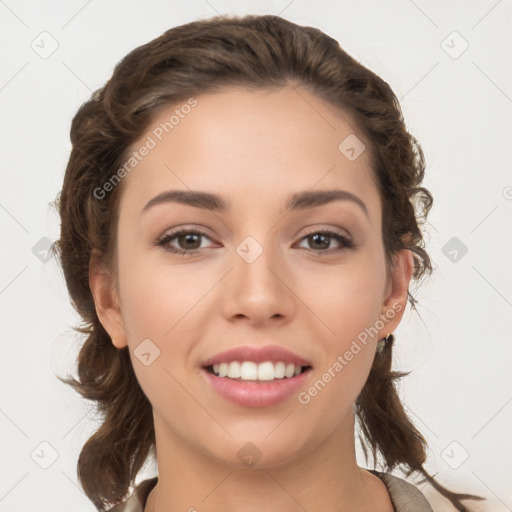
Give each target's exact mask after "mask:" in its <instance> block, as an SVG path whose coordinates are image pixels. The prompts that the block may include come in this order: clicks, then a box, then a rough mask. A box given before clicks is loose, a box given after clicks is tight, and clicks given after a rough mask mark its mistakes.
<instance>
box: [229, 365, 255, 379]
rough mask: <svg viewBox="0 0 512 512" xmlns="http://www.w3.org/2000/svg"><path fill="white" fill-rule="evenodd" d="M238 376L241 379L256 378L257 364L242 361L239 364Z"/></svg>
mask: <svg viewBox="0 0 512 512" xmlns="http://www.w3.org/2000/svg"><path fill="white" fill-rule="evenodd" d="M228 375H229V374H228ZM240 378H241V379H243V380H256V379H257V378H258V365H257V364H256V363H253V362H251V361H244V362H243V363H242V366H241V371H240Z"/></svg>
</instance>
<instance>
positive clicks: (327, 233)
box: [301, 229, 354, 254]
mask: <svg viewBox="0 0 512 512" xmlns="http://www.w3.org/2000/svg"><path fill="white" fill-rule="evenodd" d="M303 241H305V242H306V243H308V244H309V246H310V248H308V247H306V249H309V250H311V251H312V252H317V253H328V254H332V253H338V252H341V251H345V250H347V249H351V248H353V247H354V243H353V242H352V240H350V239H349V238H348V237H347V236H345V235H342V234H341V233H338V232H337V231H333V230H330V229H324V230H321V231H313V232H311V233H308V234H307V235H306V236H305V237H304V238H302V240H301V242H303ZM333 242H336V243H337V244H338V246H339V247H338V248H337V249H336V248H334V249H332V248H331V245H332V243H333Z"/></svg>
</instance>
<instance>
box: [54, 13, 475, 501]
mask: <svg viewBox="0 0 512 512" xmlns="http://www.w3.org/2000/svg"><path fill="white" fill-rule="evenodd" d="M230 85H236V86H242V87H247V88H249V89H251V90H252V89H254V90H261V89H267V90H268V89H280V88H284V87H294V88H295V87H302V88H304V89H306V90H308V91H310V92H311V93H313V94H315V95H316V96H317V97H319V98H321V99H323V100H325V101H326V102H328V104H330V105H332V106H333V108H338V109H341V110H342V111H344V112H347V113H348V114H350V115H351V117H352V118H353V119H354V121H355V123H356V126H357V128H358V129H359V130H360V132H361V133H362V134H363V135H364V136H365V137H366V139H367V140H368V141H369V144H370V148H369V150H370V155H371V163H372V165H371V166H372V170H373V173H374V175H375V178H376V182H377V183H378V188H379V192H380V197H381V200H382V219H383V220H382V237H383V243H384V249H385V254H386V261H387V268H388V270H389V268H390V265H391V264H392V261H393V256H394V255H395V254H396V253H397V252H398V251H400V250H402V249H409V250H410V251H412V253H413V257H414V264H415V266H414V273H413V278H414V279H415V280H416V281H418V280H420V279H421V278H422V277H423V276H424V275H426V274H429V273H430V272H431V271H432V265H431V262H430V259H429V256H428V254H427V252H426V250H425V247H424V240H423V235H422V231H421V224H422V222H423V221H424V220H425V219H426V216H427V214H428V212H429V210H430V208H431V206H432V195H431V194H430V192H429V191H428V190H427V189H426V188H424V187H422V186H421V183H422V180H423V176H424V172H425V161H424V156H423V152H422V149H421V147H420V145H419V144H418V142H417V140H416V139H415V138H414V137H413V136H412V135H411V134H410V133H409V132H408V131H407V129H406V127H405V122H404V119H403V115H402V112H401V108H400V105H399V102H398V100H397V98H396V96H395V94H394V93H393V91H392V90H391V88H390V86H389V85H388V84H387V83H386V82H385V81H384V80H382V79H381V78H380V77H379V76H377V75H376V74H374V73H373V72H372V71H370V70H369V69H367V68H366V67H364V66H363V65H361V64H360V63H359V62H357V61H356V60H355V59H354V58H352V57H351V56H349V55H348V54H347V53H346V52H345V51H344V50H343V49H342V48H341V47H340V45H339V43H338V42H337V41H336V40H334V39H332V38H331V37H329V36H327V35H326V34H325V33H323V32H322V31H320V30H318V29H316V28H313V27H306V26H300V25H297V24H294V23H291V22H290V21H287V20H285V19H283V18H280V17H278V16H271V15H266V16H255V15H247V16H243V17H237V16H231V17H226V16H222V17H221V16H219V17H214V18H210V19H206V20H200V21H194V22H191V23H188V24H185V25H181V26H178V27H175V28H172V29H170V30H168V31H166V32H165V33H163V34H162V35H161V36H160V37H157V38H156V39H154V40H152V41H150V42H149V43H147V44H144V45H142V46H139V47H138V48H136V49H134V50H133V51H131V52H130V53H129V54H128V55H126V56H125V57H124V58H123V59H122V60H121V61H120V62H119V63H118V64H117V65H116V67H115V69H114V71H113V74H112V76H111V78H110V79H109V80H108V81H107V83H106V84H105V85H104V87H102V88H100V89H98V90H97V91H95V92H94V93H93V94H92V96H91V97H90V99H89V100H88V101H86V102H85V103H84V104H83V105H82V106H81V107H80V108H79V110H78V112H77V113H76V115H75V116H74V118H73V121H72V125H71V133H70V135H71V142H72V150H71V154H70V157H69V161H68V164H67V167H66V172H65V177H64V182H63V187H62V190H61V192H60V194H59V196H58V197H57V200H56V205H57V207H58V209H59V214H60V218H61V232H60V239H59V240H57V241H56V242H55V243H54V246H53V251H54V253H55V254H56V255H57V256H58V258H59V259H60V264H61V266H62V269H63V273H64V277H65V280H66V284H67V288H68V291H69V294H70V297H71V300H72V303H73V306H74V308H75V309H76V311H77V312H78V313H79V315H80V316H81V319H82V324H81V325H80V326H78V327H77V328H76V330H77V331H79V332H80V333H82V334H83V335H84V337H85V341H84V343H83V345H82V346H81V349H80V352H79V355H78V360H77V374H78V379H75V378H67V379H61V380H62V381H63V382H65V383H66V384H69V385H70V386H72V387H73V388H74V389H75V390H76V391H77V392H78V393H79V394H80V395H81V396H82V397H84V398H85V399H88V400H91V401H94V402H95V405H96V408H97V411H98V413H99V414H100V415H101V424H100V426H99V428H98V429H97V430H96V431H95V432H94V433H93V435H92V436H91V437H90V438H89V439H88V440H87V442H86V443H85V444H84V446H83V447H82V449H81V452H80V455H79V458H78V464H77V473H78V478H79V481H80V484H81V485H82V487H83V489H84V491H85V493H86V494H87V496H88V497H89V499H90V500H91V501H92V502H93V503H94V505H95V506H96V508H97V510H99V511H105V510H108V508H109V506H110V505H114V504H116V503H119V502H121V501H122V500H123V499H125V498H126V496H127V493H128V492H129V489H130V487H131V486H132V485H133V483H134V481H135V478H136V476H137V473H138V472H139V470H140V469H141V468H142V466H143V465H144V463H145V461H146V460H147V458H148V457H149V456H153V457H154V456H155V433H154V424H153V416H152V409H151V404H150V402H149V400H148V399H147V397H146V396H145V394H144V393H143V391H142V389H141V387H140V385H139V383H138V381H137V379H136V376H135V373H134V371H133V368H132V365H131V362H130V357H129V353H128V348H127V347H125V348H122V349H117V348H116V347H115V346H114V345H113V343H112V341H111V339H110V337H109V335H108V333H107V332H106V331H105V329H104V328H103V327H102V325H101V323H100V321H99V319H98V315H97V313H96V309H95V303H94V299H93V296H92V293H91V289H90V287H89V263H90V261H91V258H92V257H93V255H94V254H95V253H96V252H97V253H98V254H100V255H101V257H102V258H103V259H104V261H105V262H109V263H110V264H112V262H113V261H114V259H113V258H114V254H115V251H116V236H117V222H118V206H119V200H120V196H121V193H122V190H123V182H122V181H121V182H120V183H119V185H118V186H116V187H114V188H113V190H112V191H109V193H108V195H107V196H106V197H105V198H103V199H101V200H99V199H98V197H97V193H95V191H97V190H98V189H100V188H101V187H103V185H104V184H105V183H106V182H107V181H109V180H110V179H111V178H112V176H113V174H114V172H115V171H116V170H117V169H119V168H121V166H122V165H123V162H125V161H126V159H127V157H129V151H130V145H131V144H133V143H134V142H135V141H136V140H137V139H138V138H139V137H140V136H141V135H142V134H144V132H145V130H146V129H147V127H148V126H149V124H150V122H151V120H152V119H153V118H154V117H155V116H156V115H157V114H158V112H159V111H160V110H161V109H162V108H168V107H169V106H170V105H176V104H179V103H180V102H182V101H184V100H185V99H186V98H190V97H191V96H193V95H199V94H201V93H204V92H211V91H214V90H222V87H225V86H230ZM408 297H409V301H410V302H411V304H412V306H413V307H414V305H415V304H414V303H415V300H414V298H413V297H412V295H411V294H410V293H409V295H408ZM391 362H392V346H391V343H388V344H387V345H386V346H385V349H384V351H383V352H382V354H380V355H376V357H375V360H374V363H373V366H372V369H371V371H370V374H369V377H368V379H367V381H366V383H365V385H364V387H363V389H362V392H361V394H360V396H359V397H358V399H357V402H356V414H357V418H358V420H359V422H360V425H361V433H360V438H361V441H362V444H363V448H364V452H365V456H366V460H367V462H368V457H367V451H366V448H365V444H366V445H367V447H368V448H369V449H370V451H371V452H372V454H373V459H374V465H375V464H376V463H377V459H376V455H377V454H379V453H380V455H381V456H382V460H383V466H384V469H385V470H387V471H391V470H393V469H394V468H396V467H398V466H402V467H404V468H405V469H406V470H407V471H408V473H407V474H408V475H410V474H411V473H412V472H419V473H421V474H422V475H423V476H424V477H425V479H426V480H428V481H429V482H430V483H431V484H432V485H433V486H434V487H435V489H437V490H438V491H439V492H440V493H441V494H442V495H444V496H445V497H446V498H448V500H450V501H451V503H452V504H453V505H454V506H455V508H456V509H457V510H459V511H468V509H467V508H466V506H464V505H463V504H462V503H461V501H462V500H466V499H482V498H480V497H478V496H472V495H468V494H456V493H453V492H450V491H449V490H447V489H446V488H445V487H443V486H442V485H440V484H439V483H438V482H437V481H436V480H435V479H434V478H433V477H432V476H431V475H430V474H428V473H427V471H426V470H425V468H424V463H425V460H426V448H427V442H426V440H425V439H424V438H423V436H422V435H421V433H420V432H419V431H418V430H417V429H416V427H415V426H414V425H413V423H412V422H411V420H410V419H409V418H408V416H407V414H406V412H405V410H404V407H403V405H402V403H401V401H400V399H399V396H398V393H397V389H396V381H397V379H399V378H401V377H403V376H404V375H407V373H408V372H407V373H406V372H393V371H391ZM68 377H69V375H68ZM59 378H60V377H59Z"/></svg>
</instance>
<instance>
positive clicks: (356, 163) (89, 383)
mask: <svg viewBox="0 0 512 512" xmlns="http://www.w3.org/2000/svg"><path fill="white" fill-rule="evenodd" d="M71 139H72V143H73V149H72V153H71V156H70V159H69V163H68V167H67V170H66V175H65V179H64V184H63V188H62V192H61V194H60V202H59V208H60V215H61V220H62V227H61V237H60V240H59V241H58V242H57V244H56V248H57V249H58V251H59V255H60V258H61V263H62V267H63V270H64V274H65V278H66V282H67V286H68V289H69V292H70V295H71V298H72V300H73V303H74V305H75V307H76V308H77V310H78V312H79V313H80V315H81V316H82V318H83V320H84V323H85V326H84V327H82V328H81V332H83V333H84V334H85V335H86V336H87V339H86V340H85V343H84V345H83V347H82V349H81V352H80V355H79V359H78V380H75V379H68V380H66V382H68V383H69V384H71V385H72V386H74V387H75V388H76V389H77V390H78V391H79V392H80V393H81V395H82V396H83V397H85V398H87V399H90V400H94V401H96V403H97V406H98V411H99V412H100V414H101V420H102V422H101V425H100V426H99V428H98V430H97V431H96V432H95V433H94V435H93V436H92V437H91V438H90V439H89V440H88V441H87V443H86V444H85V446H84V447H83V449H82V452H81V454H80V457H79V461H78V475H79V479H80V482H81V485H82V486H83V489H84V491H85V492H86V494H87V495H88V496H89V498H90V499H91V501H92V502H93V503H94V505H95V506H96V507H97V509H98V510H107V509H108V508H109V507H110V506H112V505H116V506H115V507H114V508H113V510H115V511H125V512H127V511H132V512H133V511H141V512H142V511H144V512H163V511H166V512H168V511H175V510H176V511H178V510H183V511H185V510H189V511H193V510H198V511H201V512H202V511H221V510H222V511H235V510H236V511H238V510H244V511H252V510H254V511H256V510H258V511H259V510H282V511H297V510H307V511H313V510H329V511H336V510H358V511H365V510H368V511H370V510H371V511H372V512H391V511H393V510H395V511H399V512H406V511H412V510H414V511H415V512H419V511H431V510H432V509H431V507H430V505H429V504H428V502H427V500H426V499H425V497H424V496H423V495H422V494H421V493H420V492H419V491H418V490H417V489H416V488H415V487H414V486H413V485H412V484H410V483H407V482H406V481H405V480H402V479H400V478H398V477H396V476H392V475H391V474H390V472H391V471H392V470H393V469H395V468H398V467H401V468H402V469H404V470H405V472H406V473H407V475H410V474H411V473H413V472H419V473H421V474H422V475H423V476H424V477H425V478H426V479H427V480H428V481H429V482H430V483H431V484H432V485H433V486H434V487H435V488H436V489H437V490H438V491H439V492H441V493H442V494H443V495H444V496H446V497H447V498H448V499H449V500H450V501H451V502H452V503H453V505H454V506H455V508H456V509H457V510H461V511H465V510H468V508H466V506H465V505H463V504H462V501H463V500H466V499H470V498H471V499H478V497H474V496H471V495H463V494H455V493H452V492H450V491H449V490H447V489H445V488H444V487H443V486H441V485H440V484H439V483H438V482H437V481H436V480H435V479H434V478H433V477H431V475H429V474H428V473H427V471H426V470H425V469H424V467H423V464H424V462H425V459H426V442H425V440H424V438H423V437H422V436H421V434H420V433H419V432H418V431H417V430H416V428H415V427H414V426H413V425H412V423H411V422H410V420H409V419H408V417H407V416H406V414H405V412H404V409H403V407H402V404H401V403H400V400H399V397H398V394H397V392H396V389H395V380H396V379H397V378H399V377H401V376H403V375H405V373H400V372H393V371H391V362H392V345H393V341H394V337H393V334H392V333H393V331H394V330H395V329H396V327H397V326H398V324H399V322H400V320H401V318H402V315H403V313H404V310H405V308H406V305H407V301H408V300H409V302H411V304H412V306H414V299H413V297H412V296H411V295H410V293H409V285H410V282H411V280H413V279H415V280H418V279H420V278H421V277H422V276H423V275H424V274H427V273H428V272H430V270H431V266H430V260H429V257H428V255H427V252H426V251H425V248H424V245H423V238H422V233H421V230H420V224H421V220H422V218H424V217H426V215H427V213H428V211H429V209H430V207H431V204H432V196H431V194H430V193H429V192H428V190H426V189H425V188H424V187H422V186H421V182H422V179H423V174H424V167H425V166H424V158H423V153H422V150H421V148H420V146H419V145H418V143H417V142H416V140H415V139H414V137H413V136H412V135H411V134H409V133H408V131H407V130H406V128H405V125H404V120H403V118H402V114H401V111H400V107H399V104H398V101H397V99H396V97H395V95H394V94H393V92H392V91H391V89H390V87H389V86H388V84H387V83H386V82H384V81H383V80H382V79H381V78H379V77H378V76H376V75H375V74H374V73H372V72H371V71H369V70H368V69H366V68H365V67H363V66H362V65H361V64H359V63H358V62H356V61H355V60H354V59H353V58H351V57H350V56H349V55H347V54H346V53H345V52H344V51H343V50H342V49H341V48H340V47H339V45H338V43H337V42H336V41H334V40H333V39H331V38H330V37H328V36H327V35H325V34H324V33H322V32H321V31H319V30H317V29H314V28H311V27H302V26H298V25H295V24H293V23H291V22H288V21H286V20H284V19H282V18H279V17H276V16H246V17H243V18H237V17H231V18H229V17H218V18H213V19H208V20H204V21H197V22H193V23H189V24H187V25H183V26H179V27H176V28H173V29H171V30H169V31H167V32H166V33H164V34H163V35H162V36H161V37H159V38H157V39H155V40H154V41H151V42H150V43H148V44H146V45H143V46H141V47H139V48H136V49H135V50H133V51H132V52H131V53H130V54H129V55H127V56H126V57H125V58H124V59H123V60H122V61H121V62H120V63H119V64H118V65H117V67H116V69H115V71H114V73H113V76H112V78H111V79H110V80H109V81H108V82H107V84H106V85H105V86H104V87H103V88H102V89H100V90H99V91H97V92H96V93H94V94H93V96H92V98H91V99H90V100H89V101H88V102H86V103H85V104H84V105H82V107H81V108H80V110H79V111H78V113H77V114H76V116H75V118H74V120H73V124H72V128H71ZM356 419H357V420H358V422H359V429H360V435H361V439H362V441H363V443H365V444H366V446H367V447H368V448H369V450H370V452H371V454H372V457H373V462H374V468H376V467H377V465H379V464H380V465H381V466H382V471H378V470H377V469H373V470H367V469H363V468H360V467H359V466H358V464H357V461H356V455H355V439H354V433H355V431H356ZM363 446H364V445H363ZM148 457H155V458H156V461H157V464H158V476H157V477H155V478H152V479H149V480H145V481H144V482H142V483H140V484H139V486H138V487H136V489H135V491H134V492H133V493H132V494H131V496H129V492H130V488H131V486H132V484H134V482H135V478H136V476H137V474H138V472H139V470H140V469H141V467H142V466H143V465H144V463H145V462H146V461H147V459H148ZM379 457H380V461H379ZM123 500H124V501H123Z"/></svg>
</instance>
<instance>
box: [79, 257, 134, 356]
mask: <svg viewBox="0 0 512 512" xmlns="http://www.w3.org/2000/svg"><path fill="white" fill-rule="evenodd" d="M89 287H90V288H91V292H92V295H93V297H94V304H95V307H96V314H97V315H98V318H99V320H100V322H101V325H102V326H103V328H104V329H105V330H106V331H107V332H108V334H109V336H110V338H111V340H112V344H113V345H114V346H115V347H117V348H123V347H126V346H127V345H128V340H127V336H126V330H125V327H124V321H123V317H122V314H121V304H120V301H119V297H118V293H117V287H116V282H115V278H114V276H113V275H112V273H111V272H110V271H109V270H108V269H107V268H106V265H105V263H104V262H103V259H102V258H101V256H100V254H99V253H98V251H94V252H93V254H92V256H91V259H90V262H89Z"/></svg>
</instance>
